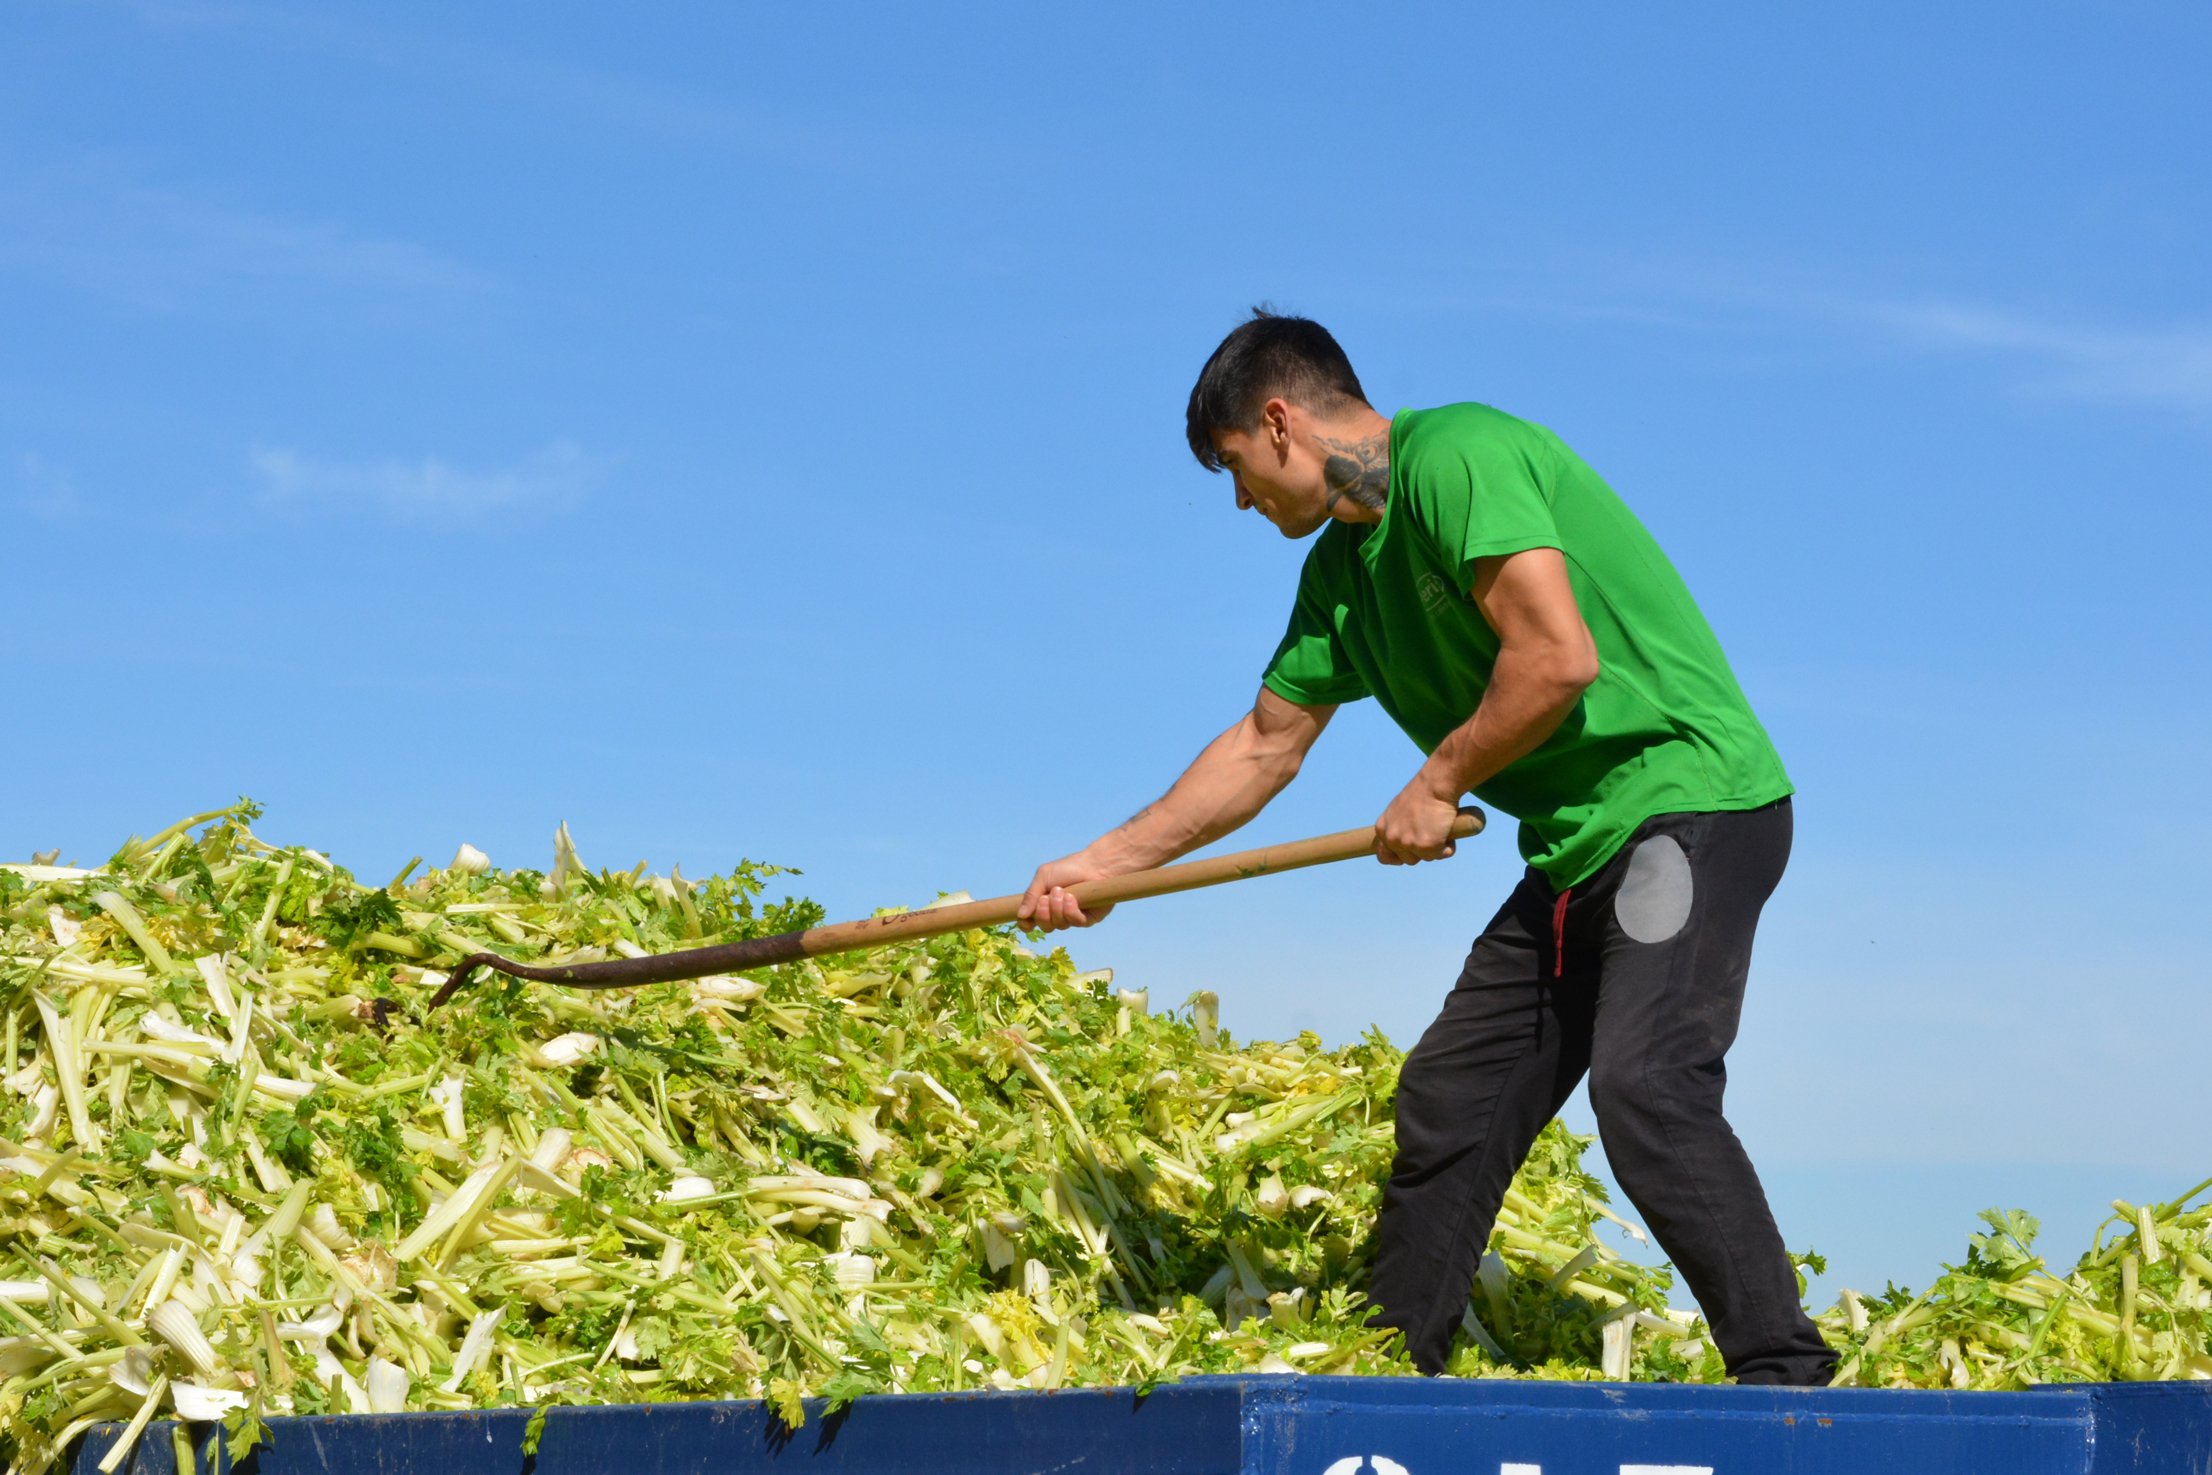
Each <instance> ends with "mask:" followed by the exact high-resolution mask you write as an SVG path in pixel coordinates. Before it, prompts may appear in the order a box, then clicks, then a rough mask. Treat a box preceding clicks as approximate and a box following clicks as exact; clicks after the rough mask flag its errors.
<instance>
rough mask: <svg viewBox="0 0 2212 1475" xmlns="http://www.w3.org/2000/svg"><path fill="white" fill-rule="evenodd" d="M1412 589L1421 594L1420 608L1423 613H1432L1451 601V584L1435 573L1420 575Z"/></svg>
mask: <svg viewBox="0 0 2212 1475" xmlns="http://www.w3.org/2000/svg"><path fill="white" fill-rule="evenodd" d="M1413 590H1414V592H1415V593H1416V594H1419V595H1420V596H1421V609H1422V612H1423V613H1425V614H1432V615H1433V614H1435V613H1436V612H1437V611H1438V610H1441V609H1442V608H1443V607H1444V606H1445V605H1447V604H1450V603H1451V602H1452V586H1451V585H1449V584H1447V583H1445V582H1444V580H1443V579H1442V577H1440V576H1439V575H1436V574H1423V575H1421V578H1420V581H1419V582H1418V583H1416V584H1415V585H1414V586H1413Z"/></svg>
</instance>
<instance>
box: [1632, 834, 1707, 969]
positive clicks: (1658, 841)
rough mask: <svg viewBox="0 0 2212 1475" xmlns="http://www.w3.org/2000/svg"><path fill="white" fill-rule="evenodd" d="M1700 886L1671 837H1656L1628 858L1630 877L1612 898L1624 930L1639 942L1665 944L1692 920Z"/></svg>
mask: <svg viewBox="0 0 2212 1475" xmlns="http://www.w3.org/2000/svg"><path fill="white" fill-rule="evenodd" d="M1696 894H1697V887H1696V883H1695V881H1694V880H1693V879H1692V878H1691V875H1690V858H1689V857H1688V856H1687V855H1684V854H1683V853H1682V847H1681V846H1680V845H1679V844H1677V843H1676V841H1675V838H1674V836H1672V835H1653V836H1652V837H1651V838H1650V839H1648V840H1646V841H1644V842H1643V843H1642V844H1640V845H1638V846H1637V847H1636V849H1635V851H1634V852H1633V853H1632V854H1631V855H1630V856H1629V857H1628V874H1627V875H1625V876H1623V877H1622V878H1621V889H1620V890H1619V891H1618V892H1616V893H1615V894H1614V897H1613V915H1614V917H1615V918H1617V919H1618V920H1619V922H1620V924H1621V931H1623V932H1625V933H1627V934H1628V935H1629V936H1630V937H1632V938H1634V939H1635V940H1636V941H1638V942H1665V941H1666V940H1667V939H1668V938H1670V937H1672V936H1674V935H1675V934H1676V933H1677V932H1680V931H1681V930H1682V926H1683V924H1684V923H1686V922H1688V921H1689V920H1690V903H1691V902H1692V901H1693V900H1695V899H1696Z"/></svg>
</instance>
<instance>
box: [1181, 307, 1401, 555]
mask: <svg viewBox="0 0 2212 1475" xmlns="http://www.w3.org/2000/svg"><path fill="white" fill-rule="evenodd" d="M1378 425H1379V426H1380V427H1381V429H1382V430H1383V432H1385V433H1387V430H1388V422H1387V421H1384V420H1383V419H1382V417H1381V416H1380V415H1378V414H1376V413H1375V410H1374V408H1373V407H1372V406H1370V405H1369V404H1368V403H1367V394H1366V391H1364V390H1362V389H1361V388H1360V385H1359V376H1358V375H1356V374H1354V373H1353V372H1352V361H1351V360H1350V359H1348V358H1346V357H1345V356H1344V350H1343V349H1342V348H1339V347H1338V346H1337V341H1336V339H1334V338H1332V337H1330V336H1329V330H1328V329H1326V328H1324V327H1322V326H1321V325H1320V324H1319V323H1317V322H1314V321H1313V320H1312V319H1311V318H1301V317H1290V316H1285V315H1282V314H1278V313H1274V312H1271V311H1269V310H1268V309H1267V308H1265V307H1256V308H1254V309H1253V310H1252V316H1251V318H1250V319H1249V320H1248V321H1246V322H1243V323H1241V324H1239V325H1238V326H1237V328H1236V329H1235V330H1234V331H1233V332H1231V333H1230V334H1229V336H1228V337H1226V338H1224V339H1222V340H1221V346H1220V347H1219V348H1217V349H1215V350H1214V351H1213V357H1211V358H1209V359H1207V360H1206V367H1205V368H1203V369H1201V370H1199V372H1198V382H1197V383H1196V384H1195V385H1193V386H1192V387H1191V392H1190V408H1189V410H1188V411H1187V412H1186V415H1185V420H1184V428H1185V432H1186V433H1187V434H1188V436H1189V437H1190V449H1191V454H1192V455H1194V456H1196V457H1197V458H1198V464H1199V465H1201V466H1203V467H1205V468H1206V469H1207V470H1208V471H1222V470H1226V471H1228V472H1229V474H1230V475H1231V476H1232V477H1234V478H1235V480H1236V487H1237V505H1238V506H1239V507H1254V508H1257V509H1258V510H1259V511H1260V513H1261V514H1262V515H1263V516H1265V517H1266V518H1267V520H1268V521H1270V522H1272V523H1274V524H1275V526H1276V527H1278V528H1279V529H1281V530H1282V533H1283V536H1284V537H1287V538H1303V537H1305V536H1306V535H1307V534H1308V533H1311V532H1313V531H1314V530H1315V529H1316V528H1319V527H1320V526H1321V525H1322V524H1323V523H1325V522H1327V521H1328V520H1329V518H1330V517H1331V516H1332V515H1342V516H1346V518H1347V520H1350V521H1360V520H1365V519H1364V518H1361V517H1359V516H1358V515H1357V514H1356V513H1355V512H1353V510H1352V509H1351V508H1349V507H1347V508H1346V509H1345V511H1344V512H1342V513H1339V512H1338V511H1337V509H1338V508H1339V507H1343V506H1345V504H1344V502H1343V499H1342V490H1341V488H1339V489H1338V490H1337V493H1336V494H1335V495H1332V489H1331V484H1330V480H1329V477H1328V476H1327V475H1326V472H1327V469H1328V467H1329V464H1330V461H1331V460H1332V458H1334V459H1336V460H1337V461H1339V462H1342V460H1343V459H1344V455H1343V452H1344V446H1345V437H1346V436H1352V437H1354V438H1355V439H1369V440H1371V439H1372V437H1373V435H1374V434H1375V433H1376V427H1377V426H1378ZM1383 455H1384V456H1385V458H1387V455H1388V449H1387V445H1385V447H1384V449H1383Z"/></svg>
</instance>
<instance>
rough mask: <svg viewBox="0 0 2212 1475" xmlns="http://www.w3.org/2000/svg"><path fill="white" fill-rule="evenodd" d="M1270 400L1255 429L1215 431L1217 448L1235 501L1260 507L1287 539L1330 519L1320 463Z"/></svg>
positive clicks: (1247, 505)
mask: <svg viewBox="0 0 2212 1475" xmlns="http://www.w3.org/2000/svg"><path fill="white" fill-rule="evenodd" d="M1281 406H1282V401H1280V400H1270V401H1269V402H1268V405H1267V408H1266V410H1264V411H1263V412H1262V414H1261V418H1260V423H1259V424H1258V425H1257V426H1256V427H1254V428H1253V429H1251V430H1217V431H1215V432H1214V453H1215V454H1216V455H1218V456H1219V457H1220V458H1221V465H1222V469H1223V470H1225V471H1227V472H1228V473H1229V475H1230V476H1231V477H1232V478H1233V479H1234V480H1235V482H1236V489H1237V506H1238V507H1240V508H1249V509H1252V510H1254V511H1257V512H1258V513H1259V514H1260V516H1262V517H1264V518H1266V519H1267V520H1268V521H1269V522H1271V523H1273V524H1275V527H1276V529H1277V531H1279V532H1281V533H1282V535H1283V536H1284V537H1286V538H1303V537H1306V536H1307V535H1309V534H1311V533H1312V532H1313V531H1314V530H1315V529H1316V528H1318V527H1320V526H1321V524H1323V523H1325V522H1327V521H1328V520H1329V512H1328V502H1327V494H1328V489H1327V487H1326V486H1325V485H1324V484H1323V482H1322V479H1321V463H1320V461H1319V460H1318V459H1317V458H1316V457H1314V456H1313V455H1312V454H1311V452H1310V451H1307V450H1303V449H1302V448H1301V447H1300V446H1299V445H1298V443H1297V442H1298V440H1299V439H1300V437H1296V436H1293V435H1292V434H1291V433H1290V427H1289V425H1288V424H1287V423H1285V419H1284V417H1283V416H1282V415H1281V414H1280V413H1279V409H1280V407H1281Z"/></svg>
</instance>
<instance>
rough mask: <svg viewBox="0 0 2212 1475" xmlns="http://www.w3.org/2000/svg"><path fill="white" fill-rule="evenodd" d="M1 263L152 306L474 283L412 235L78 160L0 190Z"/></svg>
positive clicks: (440, 289)
mask: <svg viewBox="0 0 2212 1475" xmlns="http://www.w3.org/2000/svg"><path fill="white" fill-rule="evenodd" d="M0 269H7V270H11V271H13V272H17V273H22V274H25V275H29V276H33V277H37V278H41V279H45V280H49V281H61V282H64V283H67V284H69V285H71V286H76V287H80V288H89V289H91V290H94V291H98V292H102V293H104V294H106V295H111V296H118V297H123V298H125V299H128V300H131V301H134V302H137V303H140V304H142V305H146V306H154V307H164V308H168V307H176V306H180V305H183V304H186V303H189V302H192V301H195V300H201V299H204V298H205V297H206V296H207V295H208V294H210V293H211V292H216V291H221V290H225V289H232V290H245V291H251V292H266V291H268V290H270V289H272V288H282V287H287V286H305V287H318V288H331V287H338V288H352V289H365V290H377V291H399V292H424V291H437V292H454V291H460V290H465V289H468V288H471V287H474V286H478V285H480V284H481V279H480V278H479V277H478V276H477V275H476V274H475V273H474V272H471V271H469V270H468V269H467V268H465V267H463V266H460V265H459V264H457V263H455V262H452V261H449V260H447V259H446V258H444V257H442V256H440V255H438V254H437V253H435V252H433V251H430V250H428V249H426V248H425V247H422V246H419V245H416V244H414V243H412V242H409V241H405V240H400V239H396V238H393V237H387V236H378V235H371V234H365V233H362V232H360V231H358V230H355V229H353V228H352V227H350V226H347V225H345V224H342V223H340V222H338V221H334V220H329V219H320V218H314V217H309V216H299V215H287V214H281V213H275V212H271V211H267V210H263V209H259V208H256V207H254V206H251V205H248V204H243V203H240V202H238V201H235V200H232V199H228V198H225V197H224V196H222V195H220V194H218V193H215V192H212V191H208V190H203V189H193V188H185V187H179V186H172V185H162V184H152V183H147V182H145V181H143V180H141V179H138V178H136V177H135V176H134V175H133V174H132V173H131V172H130V171H128V170H126V169H123V168H121V167H118V166H117V165H115V164H112V163H110V162H107V161H100V160H91V161H79V162H78V163H76V164H74V165H72V166H69V167H66V168H56V169H49V170H46V171H43V172H41V173H37V174H31V175H26V176H23V177H19V178H18V179H17V180H15V181H14V182H13V183H12V184H11V185H10V186H8V187H7V188H5V189H0Z"/></svg>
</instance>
